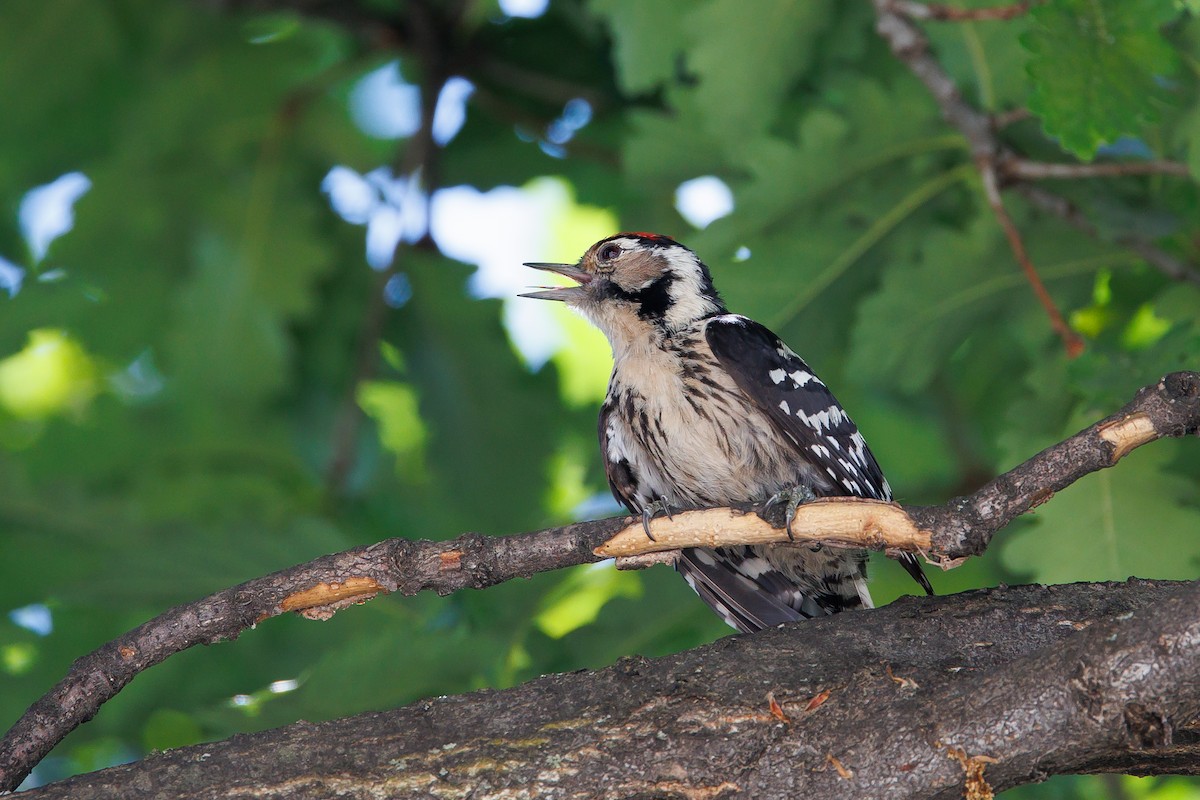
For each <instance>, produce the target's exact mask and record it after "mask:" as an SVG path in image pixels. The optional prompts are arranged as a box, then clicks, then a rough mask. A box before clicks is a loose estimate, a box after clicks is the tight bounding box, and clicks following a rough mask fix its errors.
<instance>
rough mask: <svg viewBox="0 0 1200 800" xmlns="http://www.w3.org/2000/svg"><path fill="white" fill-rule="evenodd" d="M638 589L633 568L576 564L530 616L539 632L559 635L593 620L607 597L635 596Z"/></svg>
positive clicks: (637, 580) (553, 635) (637, 579)
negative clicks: (631, 570)
mask: <svg viewBox="0 0 1200 800" xmlns="http://www.w3.org/2000/svg"><path fill="white" fill-rule="evenodd" d="M641 593H642V582H641V579H640V578H639V577H638V575H637V573H636V572H625V571H622V570H617V569H613V568H612V566H611V565H608V564H602V565H589V566H585V567H576V568H575V569H573V570H572V571H571V573H570V575H569V576H568V577H567V578H566V580H564V581H563V582H562V583H561V584H560V585H559V587H558V588H557V589H556V590H555V591H554V592H553V593H551V594H550V595H549V596H547V597H546V599H545V601H544V604H543V608H542V610H541V611H540V612H538V615H537V616H536V617H535V618H534V620H535V622H536V623H537V626H538V627H539V628H540V629H541V630H542V632H543V633H545V634H546V635H547V636H549V637H551V638H554V639H559V638H562V637H563V636H566V635H567V634H568V633H570V632H571V631H573V630H575V629H576V628H580V627H582V626H584V625H587V624H588V623H590V622H592V621H593V620H595V619H596V616H597V615H598V614H599V613H600V609H602V608H604V606H605V604H607V603H608V602H609V601H610V600H613V599H614V598H617V597H639V596H640V595H641Z"/></svg>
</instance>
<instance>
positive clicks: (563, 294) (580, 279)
mask: <svg viewBox="0 0 1200 800" xmlns="http://www.w3.org/2000/svg"><path fill="white" fill-rule="evenodd" d="M525 266H527V267H532V268H533V269H540V270H545V271H546V272H555V273H557V274H559V275H564V276H566V277H568V278H570V279H571V280H573V281H575V282H576V283H578V284H579V285H578V286H546V287H543V288H542V291H540V292H524V293H522V294H520V295H518V296H519V297H532V298H534V299H535V300H562V301H566V302H572V301H573V302H579V301H580V300H583V298H585V297H587V285H588V284H589V283H591V282H592V276H591V275H590V274H589V273H587V272H584V271H583V270H582V269H580V268H579V267H577V266H575V265H574V264H545V263H542V262H540V261H534V262H530V263H527V264H525Z"/></svg>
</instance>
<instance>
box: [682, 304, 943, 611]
mask: <svg viewBox="0 0 1200 800" xmlns="http://www.w3.org/2000/svg"><path fill="white" fill-rule="evenodd" d="M705 336H706V338H707V340H708V345H709V347H710V348H712V352H713V355H714V356H716V359H717V361H718V362H719V363H720V365H721V366H722V367H723V368H724V369H725V371H726V372H728V373H729V375H730V377H732V378H733V381H734V383H736V384H737V386H738V388H739V389H741V390H742V392H743V393H745V395H746V396H747V397H748V398H749V399H750V400H751V402H753V403H754V405H756V406H757V407H758V408H759V409H760V410H761V411H762V412H763V413H765V414H766V415H767V417H768V418H769V419H770V420H771V421H772V422H773V423H774V424H775V426H776V428H777V429H778V431H779V432H780V434H782V435H783V436H784V437H785V438H786V439H787V440H788V441H789V442H791V443H792V445H793V446H794V447H795V448H796V454H797V455H798V456H799V457H800V458H802V459H804V460H805V461H806V462H808V463H809V464H811V465H812V466H813V468H814V469H815V470H817V472H818V473H821V474H822V475H821V477H822V478H823V479H824V480H823V481H822V482H823V483H825V486H824V487H822V486H812V487H811V488H812V489H813V491H814V492H815V493H816V494H818V495H823V496H829V497H838V496H842V497H844V496H855V497H869V498H873V499H876V500H891V499H892V489H891V487H890V486H888V483H887V480H886V479H885V478H884V477H883V471H882V470H881V469H880V468H879V464H878V462H876V460H875V456H874V455H873V454H872V453H871V450H870V448H868V447H867V443H866V441H865V440H864V439H863V436H862V434H861V433H859V431H858V427H857V426H856V425H855V424H854V422H853V420H851V419H850V415H849V414H847V413H846V411H845V409H843V408H842V406H841V404H840V403H839V402H838V401H837V399H836V398H835V397H834V396H833V393H832V392H830V391H829V389H828V387H826V386H825V384H824V383H822V382H821V379H820V378H818V377H817V376H816V375H815V374H814V373H813V371H812V370H811V369H809V366H808V364H806V363H804V359H802V358H800V356H798V355H796V354H795V353H794V352H792V350H791V348H789V347H788V346H787V345H786V344H784V343H783V341H782V340H780V338H779V337H778V336H776V335H775V334H773V333H771V331H769V330H767V328H765V327H764V326H762V325H760V324H759V323H757V322H755V321H753V320H751V319H747V318H746V317H743V316H739V315H737V314H724V315H721V316H718V317H713V318H712V319H711V320H709V322H708V325H707V326H706V328H705ZM900 562H901V563H902V564H903V565H904V568H905V569H906V570H908V573H909V574H910V575H912V576H913V579H914V580H916V581H917V583H919V584H921V587H922V588H923V589H924V590H925V591H926V592H927V593H929V594H933V587H932V586H930V585H929V579H928V578H926V577H925V573H924V572H923V571H922V569H921V563H920V561H918V560H917V558H916V556H914V555H912V554H911V553H905V554H903V555H902V556H901V557H900Z"/></svg>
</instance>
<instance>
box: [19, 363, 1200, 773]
mask: <svg viewBox="0 0 1200 800" xmlns="http://www.w3.org/2000/svg"><path fill="white" fill-rule="evenodd" d="M1197 431H1200V373H1195V372H1177V373H1172V374H1171V375H1168V376H1166V377H1164V378H1163V379H1162V380H1161V381H1159V383H1157V384H1155V385H1153V386H1148V387H1145V388H1144V389H1142V390H1141V391H1139V392H1138V394H1137V396H1136V397H1135V398H1134V399H1133V401H1131V402H1130V403H1128V404H1127V405H1126V406H1125V407H1123V408H1122V409H1121V410H1120V411H1118V412H1117V413H1116V414H1114V415H1112V416H1110V417H1108V418H1107V419H1104V420H1101V421H1100V422H1098V423H1096V424H1095V425H1092V426H1090V427H1088V428H1086V429H1085V430H1083V431H1081V432H1080V433H1078V434H1076V435H1075V436H1072V437H1071V438H1069V439H1067V440H1065V441H1063V442H1060V443H1059V444H1056V445H1054V446H1052V447H1049V448H1047V449H1046V450H1044V451H1042V452H1041V453H1039V454H1038V455H1036V456H1034V457H1033V458H1031V459H1030V460H1029V461H1026V462H1025V463H1024V464H1021V465H1019V466H1017V467H1015V468H1014V469H1012V470H1010V471H1009V472H1007V473H1005V474H1004V475H1001V476H999V477H998V478H996V479H995V480H993V481H992V482H990V483H988V484H987V485H985V486H984V487H983V488H981V489H979V491H977V492H975V493H974V494H972V495H970V496H968V497H966V498H959V499H956V500H952V501H951V502H949V503H947V504H945V505H943V506H934V507H930V508H912V509H908V510H905V509H901V508H900V507H899V506H895V505H893V504H882V503H876V502H873V501H869V500H836V501H834V500H826V501H824V502H821V503H814V504H810V505H811V508H810V506H805V507H802V508H801V509H800V512H801V513H802V514H803V515H805V517H804V524H805V525H823V524H826V523H828V522H830V520H831V518H832V517H833V516H840V517H841V518H843V519H850V520H851V524H850V527H847V526H846V525H845V524H844V523H843V525H842V527H841V528H840V529H838V530H841V531H842V532H843V533H842V534H839V536H837V537H832V538H831V537H830V535H829V534H828V533H827V532H822V533H820V534H818V535H816V536H814V537H810V538H815V539H817V540H819V541H828V542H829V543H830V544H843V545H845V544H847V543H850V541H849V540H851V539H852V537H849V536H847V535H845V531H847V530H852V529H853V525H855V524H857V525H858V526H859V528H858V529H859V535H860V538H859V539H857V540H853V541H852V543H853V544H855V545H856V546H870V547H876V548H879V547H888V548H891V549H897V550H907V551H910V552H924V553H926V555H928V556H929V557H931V558H934V559H937V560H939V561H942V562H946V561H953V560H954V559H960V558H964V557H966V556H970V555H978V554H979V553H982V552H983V551H984V550H985V549H986V548H987V546H988V543H989V542H990V541H991V538H992V536H993V535H994V534H995V532H996V531H998V530H999V529H1000V528H1002V527H1003V526H1004V525H1006V524H1007V523H1008V522H1009V521H1011V520H1012V519H1013V518H1014V517H1016V516H1018V515H1019V514H1022V513H1024V512H1025V511H1028V510H1029V509H1030V508H1033V507H1035V506H1037V505H1039V504H1041V503H1043V502H1045V501H1046V500H1048V499H1049V498H1050V497H1051V496H1052V495H1053V493H1054V492H1056V491H1059V490H1060V489H1062V488H1064V487H1065V486H1067V485H1069V484H1071V483H1073V482H1074V481H1076V480H1078V479H1079V478H1081V477H1082V476H1084V475H1086V474H1088V473H1089V472H1095V471H1096V470H1100V469H1103V468H1105V467H1109V466H1112V465H1113V464H1115V463H1116V462H1117V461H1118V460H1119V459H1121V458H1122V457H1123V456H1124V455H1126V454H1127V453H1129V452H1130V451H1131V450H1133V449H1134V448H1136V447H1139V446H1140V445H1142V444H1145V443H1147V442H1150V441H1153V440H1155V439H1158V438H1161V437H1164V436H1184V435H1191V434H1195V433H1197ZM863 509H866V511H863ZM885 509H886V512H885V511H884V510H885ZM750 510H751V509H749V508H743V509H738V510H737V511H738V512H739V513H740V515H741V517H742V519H744V520H747V521H753V520H758V518H757V517H756V516H752V515H750V514H749V513H747V512H749V511H750ZM864 514H865V516H862V515H864ZM856 515H858V516H856ZM677 516H678V521H673V520H669V519H667V520H662V519H660V520H655V521H654V523H652V530H654V531H660V532H661V534H662V537H661V538H660V537H657V536H656V538H660V541H659V542H657V543H647V544H650V545H652V546H650V547H646V548H644V549H643V550H642V552H645V551H646V550H651V549H657V550H662V549H670V548H671V547H678V546H681V545H680V544H679V543H678V540H677V539H671V540H670V541H667V540H666V537H667V536H675V535H676V533H677V531H678V530H679V529H680V528H681V527H684V525H685V524H686V523H685V522H684V521H685V520H692V521H693V522H694V521H696V520H703V521H704V523H705V524H707V523H708V522H710V521H711V517H712V516H723V517H724V518H726V519H728V518H731V512H730V510H728V509H717V510H714V511H705V512H696V515H695V516H693V515H677ZM854 520H858V521H857V522H854ZM864 520H865V522H864ZM755 527H757V528H758V529H759V530H760V531H772V533H771V535H773V536H774V537H775V540H776V541H778V540H780V539H781V538H786V534H785V533H783V532H782V531H780V530H777V529H773V528H771V527H770V525H769V524H768V523H766V522H763V521H761V520H759V521H758V522H757V523H756V524H755ZM797 527H799V526H797ZM622 531H624V533H623V534H622V537H624V538H629V537H633V538H637V537H641V538H642V539H644V534H643V533H642V532H641V522H640V521H634V520H632V519H631V518H621V517H616V518H612V519H607V520H598V521H594V522H583V523H578V524H576V525H568V526H565V527H560V528H550V529H547V530H543V531H537V532H534V533H525V534H519V535H515V536H506V537H485V536H480V535H477V534H467V535H465V536H461V537H459V538H457V539H454V540H451V541H445V542H430V541H411V540H408V539H389V540H387V541H384V542H380V543H379V544H375V545H370V546H367V547H360V548H355V549H354V550H349V551H346V552H344V553H338V554H335V555H330V556H325V557H323V558H319V559H316V560H315V561H311V562H309V563H307V564H302V565H299V566H296V567H292V568H291V569H286V570H282V571H280V572H277V573H274V574H273V575H268V576H266V577H263V578H258V579H255V580H252V581H247V582H246V583H243V584H241V585H240V586H235V587H233V588H231V589H226V590H225V591H222V592H218V593H217V594H214V595H210V596H209V597H207V598H205V599H203V600H199V601H196V602H194V603H189V604H187V605H183V606H178V607H176V608H174V609H172V610H170V611H168V612H166V613H164V614H161V615H160V616H158V617H155V618H154V619H152V620H150V621H149V622H146V623H145V624H143V625H141V626H140V627H138V628H135V629H134V630H132V631H130V632H129V633H127V634H125V635H124V636H122V637H120V638H119V639H116V640H114V641H112V642H109V643H108V644H106V645H104V646H103V647H101V648H100V649H98V650H96V651H94V652H92V653H90V654H89V655H86V656H84V657H83V658H80V659H79V660H78V661H76V662H75V664H74V665H72V667H71V670H70V671H69V672H68V673H67V675H66V677H64V678H63V679H62V680H61V681H60V682H59V683H58V685H57V686H55V687H54V688H53V689H52V690H51V691H50V692H49V693H47V694H46V695H45V696H44V697H42V698H41V699H40V700H38V701H37V702H36V703H34V704H33V705H32V706H31V707H30V708H29V710H28V711H26V712H25V714H24V715H23V716H22V717H21V719H20V720H18V721H17V723H16V725H14V726H13V727H12V729H11V730H9V732H8V733H7V734H5V736H4V738H3V739H2V740H0V791H3V790H5V789H13V788H15V787H16V786H17V785H18V784H20V782H21V781H22V780H23V779H24V778H25V776H26V775H28V774H29V771H30V770H32V769H33V767H34V766H35V765H36V764H37V763H38V762H39V761H40V760H41V759H42V758H43V757H45V755H46V754H47V753H49V752H50V750H51V749H52V748H53V747H54V746H55V745H56V744H57V743H58V742H60V741H61V740H62V739H63V737H65V736H66V735H67V734H68V733H70V732H71V731H72V730H74V729H75V728H76V727H78V726H79V725H80V724H82V723H84V722H86V721H87V720H89V719H91V718H92V717H93V716H94V715H95V714H96V712H97V711H98V710H99V708H100V706H101V705H103V704H104V703H105V702H106V701H108V700H109V699H111V698H112V697H114V696H115V695H116V694H117V693H118V692H119V691H120V690H121V689H122V688H124V687H125V685H126V684H128V683H129V681H131V680H132V679H133V678H134V676H135V675H137V674H138V673H139V672H141V671H142V670H144V669H146V668H148V667H151V666H153V665H155V664H158V663H160V662H162V661H164V660H165V659H166V658H168V657H169V656H171V655H173V654H175V653H178V652H181V651H183V650H186V649H187V648H189V647H193V646H195V645H197V644H212V643H215V642H219V641H221V640H223V639H234V638H237V636H238V635H239V634H240V633H241V632H242V631H244V630H246V629H247V628H251V627H253V626H254V625H257V624H258V623H260V622H262V621H264V620H266V619H269V618H270V617H274V616H278V615H279V614H283V613H285V612H288V611H297V612H300V613H302V614H305V615H306V616H309V617H312V618H317V619H324V618H327V617H329V616H331V615H332V614H333V613H335V612H336V611H338V610H340V609H341V608H344V607H346V606H349V605H353V604H356V603H361V602H364V601H366V600H369V599H370V598H372V597H374V596H375V595H377V594H380V593H389V592H399V593H400V594H404V595H411V594H416V593H417V592H420V591H424V590H433V591H436V592H438V593H439V594H443V595H444V594H450V593H452V592H455V591H458V590H459V589H464V588H474V589H482V588H485V587H488V586H493V585H495V584H497V583H502V582H504V581H507V580H510V579H512V578H515V577H528V576H530V575H533V574H535V573H538V572H544V571H547V570H552V569H560V568H562V567H568V566H573V565H576V564H584V563H588V562H592V561H597V560H600V558H601V557H602V555H598V554H597V553H596V550H597V548H600V547H601V546H602V545H604V544H605V543H606V542H608V541H609V540H610V539H613V537H614V536H616V535H617V534H618V533H619V532H622ZM699 535H701V536H705V537H710V536H711V534H710V533H709V532H707V531H703V530H702V531H700V533H699ZM925 537H927V538H925ZM749 540H750V539H749V538H748V537H743V536H741V534H739V535H738V536H737V537H734V538H733V539H729V540H728V541H729V542H730V543H733V542H745V541H749ZM703 543H715V540H713V539H711V538H706V539H704V540H703Z"/></svg>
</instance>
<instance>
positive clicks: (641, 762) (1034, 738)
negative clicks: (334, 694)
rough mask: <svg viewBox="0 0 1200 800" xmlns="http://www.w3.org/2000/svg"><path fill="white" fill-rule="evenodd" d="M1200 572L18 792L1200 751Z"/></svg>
mask: <svg viewBox="0 0 1200 800" xmlns="http://www.w3.org/2000/svg"><path fill="white" fill-rule="evenodd" d="M1198 668H1200V584H1194V583H1191V584H1172V583H1159V582H1148V581H1130V582H1128V583H1124V584H1119V583H1109V584H1075V585H1071V586H1049V587H1041V586H1024V587H1015V588H1002V589H990V590H982V591H975V592H969V593H966V594H961V595H955V596H948V597H934V598H903V599H901V600H900V601H898V602H896V603H893V604H892V605H890V606H888V607H886V608H882V609H876V610H872V611H862V612H852V613H851V614H848V615H839V616H837V617H826V618H821V619H815V620H809V621H806V622H801V623H796V624H792V625H785V626H782V627H780V628H778V629H775V630H767V631H763V632H760V633H757V634H754V635H750V636H730V637H727V638H724V639H721V640H720V641H717V642H715V643H713V644H711V645H708V646H706V647H701V648H697V649H695V650H689V651H686V652H683V653H678V654H675V655H671V656H667V657H664V658H659V659H654V660H648V659H645V658H640V657H634V658H626V659H622V660H621V661H619V662H618V663H617V664H615V665H613V666H611V667H608V668H606V669H602V670H599V671H596V672H588V671H581V672H574V673H570V674H565V675H547V676H543V677H541V678H537V679H535V680H533V681H530V682H529V683H527V684H525V685H523V686H519V687H516V688H513V689H507V690H504V691H483V692H475V693H472V694H467V695H459V696H455V697H443V698H437V699H431V700H424V701H419V702H417V703H414V704H412V705H410V706H407V707H405V708H400V709H396V710H392V711H386V712H374V713H369V714H362V715H359V716H356V717H350V718H347V719H342V720H337V721H333V722H325V723H320V724H315V725H314V724H311V723H306V722H301V723H297V724H295V725H291V726H288V727H285V728H280V729H277V730H274V731H266V732H263V733H258V734H252V735H248V736H237V737H234V738H232V739H229V740H226V741H223V742H215V743H210V744H202V745H196V746H193V747H185V748H180V749H178V750H172V751H168V752H166V753H160V754H156V755H152V756H150V757H148V758H146V759H145V760H143V761H141V762H139V763H135V764H128V765H125V766H120V767H114V768H111V769H107V770H103V771H100V772H96V773H92V774H90V775H85V776H81V777H78V778H74V779H71V780H69V781H64V782H62V783H58V784H52V785H50V786H47V787H44V788H42V789H37V790H33V791H31V792H30V793H29V794H28V798H29V800H52V798H70V799H71V800H94V799H96V798H109V797H126V796H129V793H130V788H131V787H153V791H154V792H156V793H157V794H158V795H159V796H166V797H172V798H214V797H222V798H227V797H288V798H326V797H333V796H337V797H344V798H364V799H365V798H375V797H396V798H400V797H405V798H408V797H412V798H432V797H437V798H444V799H445V798H468V797H548V798H560V799H562V800H566V799H568V798H570V799H574V798H580V799H582V798H614V799H615V798H626V797H656V798H660V797H661V798H680V799H681V800H682V798H712V799H713V800H716V799H717V798H727V797H871V798H914V799H915V798H921V800H925V799H926V798H939V799H946V800H948V799H949V798H961V797H963V795H964V789H965V790H966V792H967V796H968V797H974V798H984V797H990V796H991V792H992V791H993V790H996V791H1000V790H1004V789H1007V788H1010V787H1012V786H1017V785H1020V784H1025V783H1030V782H1036V781H1039V780H1043V779H1044V778H1045V777H1046V776H1048V775H1053V774H1063V773H1080V772H1108V771H1112V772H1125V773H1134V774H1156V773H1157V774H1161V773H1192V774H1195V773H1196V772H1197V770H1198V769H1200V766H1198V765H1200V736H1197V732H1196V728H1195V727H1194V726H1195V724H1196V721H1197V714H1198V713H1200V683H1198V682H1197V681H1195V680H1193V679H1192V676H1194V675H1195V674H1196V672H1197V669H1198Z"/></svg>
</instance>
